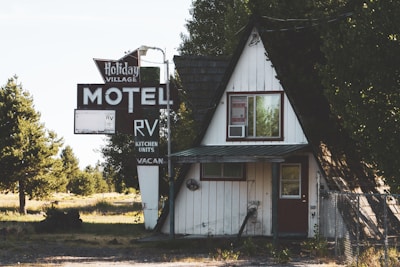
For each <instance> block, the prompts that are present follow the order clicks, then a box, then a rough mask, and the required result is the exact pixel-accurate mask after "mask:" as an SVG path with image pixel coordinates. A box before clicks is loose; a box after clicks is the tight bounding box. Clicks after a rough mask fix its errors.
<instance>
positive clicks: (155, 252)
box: [0, 239, 344, 267]
mask: <svg viewBox="0 0 400 267" xmlns="http://www.w3.org/2000/svg"><path fill="white" fill-rule="evenodd" d="M76 241H77V242H76ZM6 244H10V245H9V246H8V247H7V246H6ZM0 248H1V250H0V265H1V266H42V267H53V266H72V267H76V266H119V267H122V266H143V267H144V266H160V267H169V266H171V267H172V266H177V267H179V266H299V267H300V266H302V267H304V266H344V265H337V264H336V263H333V262H332V261H327V260H325V261H324V262H325V263H324V262H323V261H321V260H320V259H313V258H310V257H303V256H300V255H297V254H296V255H293V257H292V258H291V260H290V262H289V263H287V264H278V263H276V262H275V261H274V259H273V258H271V257H266V256H263V255H256V256H252V257H249V256H244V257H239V260H227V261H225V260H215V259H214V257H213V255H210V252H207V251H206V250H205V251H196V252H195V251H191V250H187V249H183V250H182V249H168V248H155V247H151V246H149V247H146V246H144V247H139V248H138V247H136V246H134V245H133V246H132V247H129V246H126V245H120V244H119V243H118V240H117V239H115V240H110V242H109V244H108V245H107V246H96V245H90V244H89V245H88V244H83V245H79V240H75V242H73V243H68V242H66V241H65V240H63V241H51V242H48V241H45V242H37V241H35V242H31V241H26V242H25V241H23V240H20V241H18V242H17V243H16V242H13V243H7V242H6V241H4V240H3V242H2V241H0Z"/></svg>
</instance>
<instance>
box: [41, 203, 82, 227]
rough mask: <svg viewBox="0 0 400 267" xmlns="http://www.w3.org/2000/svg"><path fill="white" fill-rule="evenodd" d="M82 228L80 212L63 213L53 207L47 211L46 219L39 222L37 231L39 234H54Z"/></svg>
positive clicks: (73, 210) (72, 210)
mask: <svg viewBox="0 0 400 267" xmlns="http://www.w3.org/2000/svg"><path fill="white" fill-rule="evenodd" d="M81 227H82V220H81V218H80V215H79V211H78V210H76V209H71V210H68V211H63V210H60V209H57V208H54V207H52V208H50V209H48V210H47V212H46V219H44V220H43V221H41V222H39V223H38V224H37V225H36V228H35V229H36V232H38V233H52V232H56V231H69V230H73V229H79V228H81Z"/></svg>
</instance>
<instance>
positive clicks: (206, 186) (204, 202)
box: [197, 182, 210, 235]
mask: <svg viewBox="0 0 400 267" xmlns="http://www.w3.org/2000/svg"><path fill="white" fill-rule="evenodd" d="M197 191H200V192H201V208H200V209H199V210H200V211H201V218H200V234H201V235H208V222H209V200H210V182H203V183H202V184H201V188H200V189H199V190H197Z"/></svg>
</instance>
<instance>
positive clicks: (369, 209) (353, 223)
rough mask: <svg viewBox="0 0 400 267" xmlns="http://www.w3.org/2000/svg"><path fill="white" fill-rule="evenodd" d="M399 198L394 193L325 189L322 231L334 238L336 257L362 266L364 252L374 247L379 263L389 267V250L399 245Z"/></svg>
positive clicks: (321, 218) (321, 222)
mask: <svg viewBox="0 0 400 267" xmlns="http://www.w3.org/2000/svg"><path fill="white" fill-rule="evenodd" d="M399 201H400V195H393V194H358V193H342V192H340V193H339V192H325V193H324V194H323V195H322V201H321V212H322V214H321V217H320V225H323V226H324V227H323V228H322V231H323V232H324V233H321V234H322V235H325V236H330V237H333V239H334V240H333V241H334V249H335V255H336V257H337V258H341V259H345V260H346V261H347V262H348V263H352V264H355V265H356V266H359V260H360V256H361V255H362V253H363V252H365V251H366V250H368V249H370V248H373V249H374V251H375V252H378V251H379V253H377V254H379V261H380V266H389V265H388V264H389V262H390V261H392V260H393V259H392V258H391V257H390V256H389V252H390V250H391V249H393V248H396V249H397V248H398V247H400V205H399ZM333 210H334V211H335V212H332V211H333ZM324 211H325V212H326V214H324ZM375 256H376V255H375ZM396 260H399V259H396ZM360 266H361V265H360ZM391 266H393V265H391ZM395 266H400V265H395Z"/></svg>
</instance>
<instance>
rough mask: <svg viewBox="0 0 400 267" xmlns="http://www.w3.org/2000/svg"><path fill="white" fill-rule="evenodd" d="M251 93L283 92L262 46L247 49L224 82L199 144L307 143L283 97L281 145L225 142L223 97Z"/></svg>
mask: <svg viewBox="0 0 400 267" xmlns="http://www.w3.org/2000/svg"><path fill="white" fill-rule="evenodd" d="M250 91H252V92H254V91H283V89H282V86H281V85H280V82H279V80H278V79H277V78H276V72H275V69H274V68H273V66H272V65H271V62H270V61H269V59H268V58H267V57H266V56H265V50H264V45H263V44H262V42H259V43H257V44H256V45H252V46H249V45H247V46H246V47H245V49H244V51H243V53H242V55H241V57H240V59H239V61H238V64H237V65H236V68H235V70H234V71H233V74H232V77H231V79H230V81H229V82H228V85H227V88H226V91H225V94H224V95H223V97H222V99H221V100H220V102H219V105H218V107H217V109H216V112H215V114H214V117H213V119H212V121H211V123H210V125H209V126H208V130H207V133H206V135H205V137H204V138H203V140H202V144H204V145H224V144H235V145H238V144H274V143H276V144H278V143H279V144H304V143H307V139H306V137H305V135H304V132H303V130H302V128H301V125H300V123H299V121H298V119H297V116H296V114H295V112H294V111H293V108H292V106H291V104H290V102H289V100H288V98H287V96H286V94H284V104H283V108H284V110H283V115H284V117H283V122H284V125H283V129H284V133H283V137H284V140H283V141H278V142H277V141H264V142H260V141H250V142H247V141H246V142H243V141H242V142H227V141H226V125H227V105H228V103H227V95H226V92H250Z"/></svg>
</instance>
